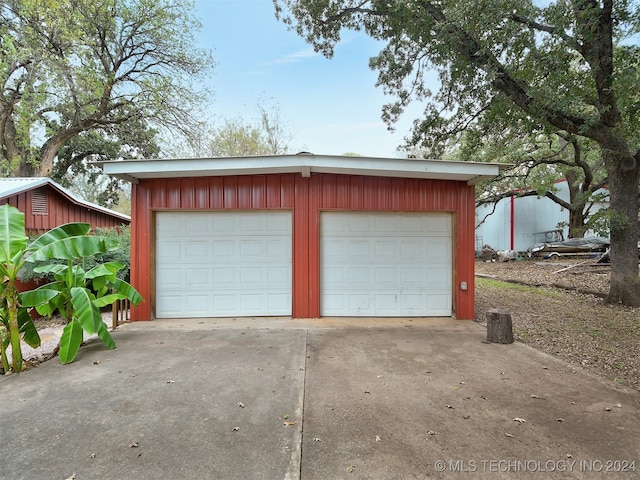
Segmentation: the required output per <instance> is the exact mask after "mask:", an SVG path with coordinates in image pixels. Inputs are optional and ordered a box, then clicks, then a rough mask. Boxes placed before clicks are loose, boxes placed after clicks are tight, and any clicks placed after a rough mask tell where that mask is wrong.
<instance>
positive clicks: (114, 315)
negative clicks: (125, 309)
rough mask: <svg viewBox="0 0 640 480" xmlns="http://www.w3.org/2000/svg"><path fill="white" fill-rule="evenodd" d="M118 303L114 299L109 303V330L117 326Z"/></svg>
mask: <svg viewBox="0 0 640 480" xmlns="http://www.w3.org/2000/svg"><path fill="white" fill-rule="evenodd" d="M118 303H119V301H118V300H116V301H115V302H113V303H112V304H111V330H115V329H116V328H118Z"/></svg>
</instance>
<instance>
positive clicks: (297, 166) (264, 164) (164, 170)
mask: <svg viewBox="0 0 640 480" xmlns="http://www.w3.org/2000/svg"><path fill="white" fill-rule="evenodd" d="M501 167H503V166H502V165H499V164H496V163H477V162H448V161H440V160H414V159H401V158H375V157H348V156H329V155H274V156H257V157H219V158H187V159H157V160H124V161H113V162H104V163H102V168H103V170H104V173H105V174H108V175H114V176H119V177H120V178H127V177H128V178H130V179H143V178H177V177H201V176H222V175H259V174H274V173H300V174H301V175H303V176H307V175H310V174H311V173H313V172H317V173H335V174H345V175H367V176H381V177H399V178H429V179H443V180H458V181H466V182H469V183H470V184H473V183H477V182H478V181H481V180H484V179H489V178H493V177H495V176H496V175H497V174H498V173H499V171H500V168H501Z"/></svg>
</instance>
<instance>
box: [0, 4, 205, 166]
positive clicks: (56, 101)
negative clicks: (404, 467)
mask: <svg viewBox="0 0 640 480" xmlns="http://www.w3.org/2000/svg"><path fill="white" fill-rule="evenodd" d="M192 8H193V4H192V2H190V1H184V0H56V1H55V2H52V1H48V0H5V1H3V2H2V4H0V167H1V168H2V174H4V175H9V176H34V175H35V176H47V175H50V174H51V173H52V172H53V170H54V163H55V160H56V157H57V156H58V155H59V154H60V151H61V149H62V148H63V147H64V146H65V145H68V144H69V142H70V141H72V140H73V139H77V137H78V136H82V135H87V134H88V132H98V133H97V135H94V136H93V138H94V139H95V137H102V139H103V140H104V141H105V142H109V141H116V142H118V141H120V142H121V139H120V140H118V136H119V135H120V134H122V133H123V132H127V131H128V130H136V131H139V130H140V129H139V126H140V124H141V123H142V124H144V125H145V129H146V130H147V131H148V130H149V129H155V130H158V131H162V132H176V133H178V134H183V135H187V136H188V135H189V134H190V132H191V130H192V127H194V126H195V125H197V123H198V122H199V121H200V119H199V115H198V112H199V110H200V109H199V107H200V105H202V103H203V102H204V101H206V99H207V92H206V90H204V89H203V88H201V87H200V86H199V85H198V84H197V81H198V79H199V78H201V77H202V75H203V74H205V73H207V72H208V71H209V70H210V69H211V67H212V65H213V62H212V59H211V55H210V54H209V52H206V51H201V50H199V49H197V48H194V44H195V41H194V32H196V31H197V30H198V29H199V27H200V25H199V22H198V21H197V19H196V18H195V17H194V16H193V14H192ZM89 137H91V135H88V136H87V137H86V138H85V140H87V141H89V140H91V139H90V138H89ZM67 153H69V152H67ZM76 153H77V154H70V155H67V156H65V157H64V158H63V161H64V162H66V164H67V167H70V163H73V161H74V159H75V160H77V161H81V159H82V158H84V156H83V154H82V153H83V152H82V149H81V150H77V151H76Z"/></svg>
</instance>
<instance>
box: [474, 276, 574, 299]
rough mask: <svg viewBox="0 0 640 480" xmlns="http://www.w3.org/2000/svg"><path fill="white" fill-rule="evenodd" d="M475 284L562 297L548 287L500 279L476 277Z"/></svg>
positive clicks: (550, 296)
mask: <svg viewBox="0 0 640 480" xmlns="http://www.w3.org/2000/svg"><path fill="white" fill-rule="evenodd" d="M476 285H479V286H482V287H494V288H501V289H504V290H512V291H515V292H526V293H534V294H537V295H542V296H545V297H549V298H562V293H560V292H556V291H553V290H549V289H548V288H544V287H535V286H531V285H523V284H521V283H513V282H503V281H501V280H493V279H491V278H484V277H478V278H476Z"/></svg>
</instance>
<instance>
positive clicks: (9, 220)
mask: <svg viewBox="0 0 640 480" xmlns="http://www.w3.org/2000/svg"><path fill="white" fill-rule="evenodd" d="M28 240H29V239H28V238H27V236H26V235H25V232H24V214H23V213H22V212H20V211H19V210H18V209H17V208H15V207H13V206H11V205H9V204H8V203H5V204H4V205H2V206H0V262H1V263H2V265H3V268H2V270H1V271H2V273H4V275H7V274H8V273H9V271H10V270H11V268H10V265H11V264H12V263H14V262H15V259H14V257H15V256H16V255H19V254H20V253H21V252H23V251H24V249H25V248H26V246H27V241H28Z"/></svg>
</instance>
